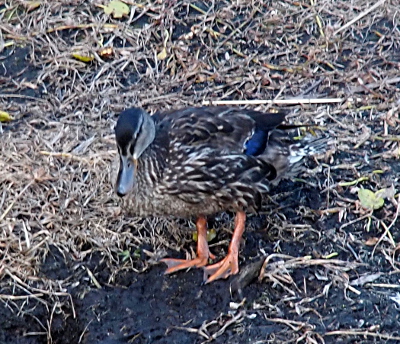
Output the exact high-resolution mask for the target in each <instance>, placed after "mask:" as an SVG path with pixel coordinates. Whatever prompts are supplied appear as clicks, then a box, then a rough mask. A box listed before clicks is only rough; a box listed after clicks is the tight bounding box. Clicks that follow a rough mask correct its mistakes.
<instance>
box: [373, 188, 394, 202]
mask: <svg viewBox="0 0 400 344" xmlns="http://www.w3.org/2000/svg"><path fill="white" fill-rule="evenodd" d="M395 194H396V189H395V188H394V185H392V186H391V187H390V188H384V189H380V190H378V191H377V192H375V195H376V196H377V197H381V198H383V199H390V198H393V197H394V195H395Z"/></svg>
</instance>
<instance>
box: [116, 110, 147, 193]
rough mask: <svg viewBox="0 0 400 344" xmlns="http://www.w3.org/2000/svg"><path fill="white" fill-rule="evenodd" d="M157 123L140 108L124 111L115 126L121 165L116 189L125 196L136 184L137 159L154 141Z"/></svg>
mask: <svg viewBox="0 0 400 344" xmlns="http://www.w3.org/2000/svg"><path fill="white" fill-rule="evenodd" d="M154 137H155V125H154V121H153V119H152V118H151V117H150V115H149V114H148V113H146V112H145V111H144V110H142V109H140V108H131V109H127V110H125V111H123V112H122V113H121V114H120V115H119V118H118V121H117V125H116V127H115V138H116V140H117V146H118V152H119V157H120V165H119V171H118V177H117V183H116V187H115V190H116V192H117V195H118V196H120V197H122V196H125V195H126V194H127V193H128V192H129V191H131V190H132V188H133V185H134V184H135V175H136V168H137V161H138V159H139V158H140V156H141V155H142V153H143V152H144V150H145V149H146V148H147V147H148V146H149V145H150V144H151V143H152V142H153V140H154Z"/></svg>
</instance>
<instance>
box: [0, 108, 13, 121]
mask: <svg viewBox="0 0 400 344" xmlns="http://www.w3.org/2000/svg"><path fill="white" fill-rule="evenodd" d="M12 120H13V118H12V117H11V115H10V114H9V113H8V112H5V111H1V110H0V122H11V121H12Z"/></svg>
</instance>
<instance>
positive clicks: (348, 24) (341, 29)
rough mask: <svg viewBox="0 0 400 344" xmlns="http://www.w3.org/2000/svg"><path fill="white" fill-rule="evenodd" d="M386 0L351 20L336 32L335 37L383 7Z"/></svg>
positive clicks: (381, 0)
mask: <svg viewBox="0 0 400 344" xmlns="http://www.w3.org/2000/svg"><path fill="white" fill-rule="evenodd" d="M385 1H386V0H380V1H378V2H377V3H376V4H375V5H372V6H371V7H370V8H368V9H366V10H365V11H364V12H361V13H360V14H359V15H358V16H357V17H355V18H354V19H352V20H350V21H349V22H348V23H347V24H345V25H343V26H342V27H341V28H339V29H337V30H336V31H335V32H334V35H337V34H338V33H339V32H341V31H343V30H346V29H347V28H348V27H349V26H351V25H353V24H354V23H355V22H356V21H358V20H360V19H361V18H362V17H365V16H366V15H367V14H368V13H370V12H372V11H373V10H374V9H376V8H378V7H379V6H381V5H383V4H384V3H385Z"/></svg>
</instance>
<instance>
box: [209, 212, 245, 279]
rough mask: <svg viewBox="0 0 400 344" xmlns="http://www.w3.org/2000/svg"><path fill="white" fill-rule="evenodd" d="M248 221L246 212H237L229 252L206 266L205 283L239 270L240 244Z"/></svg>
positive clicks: (233, 273)
mask: <svg viewBox="0 0 400 344" xmlns="http://www.w3.org/2000/svg"><path fill="white" fill-rule="evenodd" d="M245 222H246V214H245V213H244V212H242V211H240V212H238V213H237V214H236V218H235V229H234V230H233V235H232V240H231V243H230V244H229V248H228V254H227V255H226V257H225V258H224V259H222V260H221V261H220V262H218V263H216V264H212V265H210V266H207V267H204V268H203V270H204V280H205V284H207V283H211V282H213V281H215V280H217V279H220V278H227V277H229V276H231V275H235V274H237V273H238V272H239V246H240V239H241V238H242V235H243V232H244V228H245Z"/></svg>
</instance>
